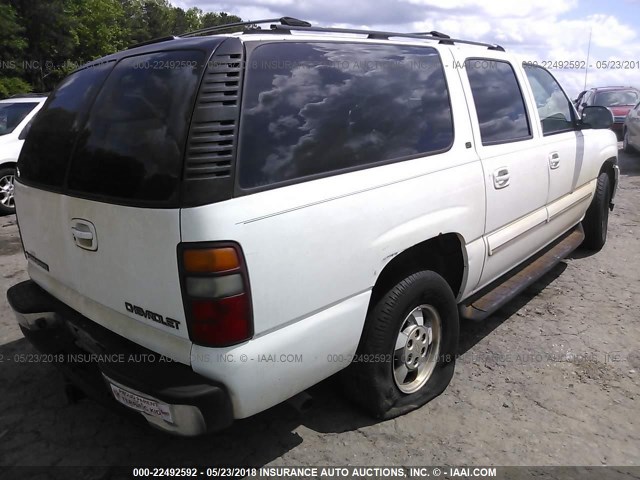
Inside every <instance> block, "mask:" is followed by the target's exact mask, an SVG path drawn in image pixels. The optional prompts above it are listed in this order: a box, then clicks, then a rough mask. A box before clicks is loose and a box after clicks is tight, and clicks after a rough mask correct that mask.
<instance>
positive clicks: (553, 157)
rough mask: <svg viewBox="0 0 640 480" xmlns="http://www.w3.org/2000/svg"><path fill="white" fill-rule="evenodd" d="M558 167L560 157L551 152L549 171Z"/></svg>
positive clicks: (556, 153)
mask: <svg viewBox="0 0 640 480" xmlns="http://www.w3.org/2000/svg"><path fill="white" fill-rule="evenodd" d="M559 166H560V155H559V154H558V152H553V153H551V154H549V168H550V169H551V170H555V169H556V168H558V167H559Z"/></svg>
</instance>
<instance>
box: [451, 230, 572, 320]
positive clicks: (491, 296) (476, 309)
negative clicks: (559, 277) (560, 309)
mask: <svg viewBox="0 0 640 480" xmlns="http://www.w3.org/2000/svg"><path fill="white" fill-rule="evenodd" d="M583 240H584V230H583V228H582V224H578V225H577V226H576V227H575V228H574V229H573V230H571V231H570V233H568V234H565V235H564V236H562V237H561V238H560V239H559V240H556V241H555V242H554V243H552V244H551V245H550V246H548V247H546V248H545V249H544V250H543V251H542V252H541V253H538V254H537V255H535V256H534V257H533V259H532V260H529V261H527V263H525V265H524V266H519V267H516V268H515V269H514V270H512V271H511V272H509V273H507V274H506V275H505V276H504V277H502V279H498V280H497V281H496V282H493V283H492V284H491V285H489V286H488V287H487V288H486V289H484V290H483V291H481V292H480V293H479V294H476V295H474V296H472V297H471V298H470V299H469V300H467V301H465V303H462V304H460V305H459V306H458V311H459V313H460V316H461V317H462V318H467V319H469V320H476V321H480V320H484V319H485V318H487V317H488V316H489V315H491V314H492V313H494V312H495V311H496V310H498V309H499V308H500V307H502V306H503V305H504V304H506V303H507V302H509V301H510V300H512V299H513V298H514V297H516V296H517V295H518V294H520V293H522V291H523V290H525V289H526V288H527V287H528V286H530V285H531V284H532V283H534V282H535V281H536V280H538V279H540V278H541V277H543V276H544V274H545V273H547V272H548V271H549V270H551V269H552V268H553V267H555V266H556V265H557V264H558V263H559V262H560V261H561V260H562V259H563V258H565V257H566V256H567V255H569V254H570V253H571V252H573V251H574V250H575V249H576V248H578V247H579V246H580V244H581V243H582V241H583Z"/></svg>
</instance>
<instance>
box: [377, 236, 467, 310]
mask: <svg viewBox="0 0 640 480" xmlns="http://www.w3.org/2000/svg"><path fill="white" fill-rule="evenodd" d="M464 246H465V241H464V238H463V237H462V235H460V234H458V233H446V234H440V235H438V236H437V237H433V238H430V239H428V240H425V241H422V242H420V243H418V244H416V245H413V246H411V247H409V248H407V249H405V250H403V251H402V252H401V253H399V254H398V255H396V256H395V257H394V258H393V259H392V260H391V261H390V262H389V263H387V264H386V265H385V266H384V268H383V269H382V271H381V272H380V274H379V275H378V277H377V279H376V282H375V285H374V286H373V293H372V295H371V301H370V305H375V303H376V302H377V300H378V299H379V298H381V297H382V296H383V295H384V294H385V293H386V292H387V291H388V290H389V289H391V288H392V287H393V286H394V285H396V284H397V283H398V282H400V281H402V280H403V279H405V278H407V277H408V276H410V275H412V274H414V273H416V272H419V271H424V270H431V271H433V272H435V273H437V274H439V275H440V276H441V277H442V278H444V279H445V281H446V282H447V283H448V284H449V287H450V288H451V291H452V292H453V294H454V296H456V297H457V296H458V295H459V293H460V292H461V291H462V289H463V286H464V281H465V273H466V272H467V269H466V268H465V266H466V264H467V252H466V249H465V247H464Z"/></svg>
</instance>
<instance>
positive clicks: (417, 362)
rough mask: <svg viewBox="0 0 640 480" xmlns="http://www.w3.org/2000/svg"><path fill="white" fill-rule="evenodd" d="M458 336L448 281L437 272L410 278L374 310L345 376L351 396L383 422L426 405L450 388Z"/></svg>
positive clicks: (378, 303) (378, 302)
mask: <svg viewBox="0 0 640 480" xmlns="http://www.w3.org/2000/svg"><path fill="white" fill-rule="evenodd" d="M458 336H459V320H458V308H457V305H456V301H455V297H454V295H453V292H452V291H451V288H450V287H449V285H448V284H447V282H446V281H445V280H444V279H443V278H442V277H441V276H440V275H438V274H436V273H434V272H431V271H422V272H418V273H415V274H413V275H410V276H409V277H407V278H405V279H404V280H402V281H401V282H399V283H398V284H397V285H395V286H394V287H393V288H391V289H390V290H389V291H388V292H386V293H385V294H384V295H382V296H381V298H380V299H379V300H378V301H377V302H376V303H375V305H373V306H372V308H370V311H369V314H368V315H367V320H366V322H365V327H364V331H363V333H362V338H361V339H360V345H359V346H358V351H357V355H356V357H355V359H354V362H353V363H352V364H351V365H350V366H349V367H348V368H347V369H346V370H345V372H343V375H342V381H343V385H344V387H345V391H346V393H347V395H348V396H349V397H350V398H351V399H352V400H354V401H355V402H356V403H358V404H360V405H361V406H362V407H364V408H365V409H366V410H368V411H369V412H370V413H371V414H372V415H373V416H375V417H377V418H381V419H389V418H393V417H396V416H398V415H403V414H405V413H408V412H410V411H412V410H415V409H416V408H419V407H421V406H422V405H424V404H425V403H427V402H429V401H430V400H432V399H433V398H435V397H437V396H438V395H440V394H441V393H442V392H443V391H444V390H445V388H446V387H447V385H449V382H450V381H451V378H452V377H453V372H454V368H455V360H456V353H457V347H458Z"/></svg>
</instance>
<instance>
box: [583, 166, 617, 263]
mask: <svg viewBox="0 0 640 480" xmlns="http://www.w3.org/2000/svg"><path fill="white" fill-rule="evenodd" d="M610 200H611V185H610V183H609V175H607V174H606V173H601V174H600V176H599V177H598V183H597V185H596V193H595V196H594V197H593V200H592V201H591V205H589V209H588V210H587V214H586V215H585V217H584V220H582V226H583V227H584V236H585V238H584V242H582V246H583V247H584V248H587V249H589V250H595V251H599V250H601V249H602V247H604V244H605V243H606V242H607V231H608V229H609V226H608V225H609V202H610Z"/></svg>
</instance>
